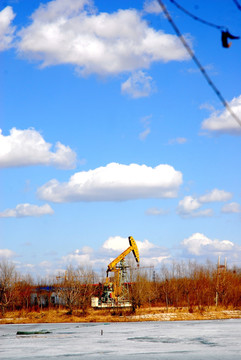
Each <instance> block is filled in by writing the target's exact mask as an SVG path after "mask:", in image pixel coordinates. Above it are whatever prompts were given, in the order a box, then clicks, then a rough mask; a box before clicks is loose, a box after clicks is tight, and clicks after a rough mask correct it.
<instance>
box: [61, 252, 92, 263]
mask: <svg viewBox="0 0 241 360" xmlns="http://www.w3.org/2000/svg"><path fill="white" fill-rule="evenodd" d="M61 260H62V263H64V264H66V265H69V264H72V265H77V266H78V265H92V263H93V262H92V261H91V259H90V254H86V253H85V254H82V253H80V251H79V250H78V249H77V250H75V251H74V252H73V253H71V254H68V255H65V256H62V259H61Z"/></svg>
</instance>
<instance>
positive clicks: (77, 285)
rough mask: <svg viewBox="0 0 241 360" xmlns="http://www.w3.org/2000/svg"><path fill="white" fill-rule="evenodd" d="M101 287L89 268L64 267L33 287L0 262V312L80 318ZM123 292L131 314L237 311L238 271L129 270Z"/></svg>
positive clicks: (180, 266)
mask: <svg viewBox="0 0 241 360" xmlns="http://www.w3.org/2000/svg"><path fill="white" fill-rule="evenodd" d="M103 283H104V279H102V281H99V276H98V275H97V274H96V273H94V272H93V271H92V270H91V269H89V268H84V267H78V268H73V267H72V266H69V267H68V268H67V269H66V272H65V274H64V275H60V276H58V277H54V278H53V279H52V280H48V281H46V280H45V281H43V280H40V281H37V282H36V281H34V280H33V279H32V277H31V276H30V275H27V276H22V275H21V274H19V273H17V271H16V269H15V266H14V264H12V263H10V262H8V261H1V262H0V307H1V314H2V316H4V314H5V312H6V311H7V310H21V309H27V310H29V311H31V310H33V309H34V310H40V309H42V308H53V307H56V306H61V307H65V308H66V309H67V310H68V312H69V313H70V314H71V313H72V312H73V311H74V310H76V309H80V310H81V311H82V313H83V314H85V313H86V312H87V310H88V308H89V307H90V304H91V297H92V296H98V297H100V296H101V294H102V291H103ZM125 287H126V288H127V289H128V296H129V301H131V303H132V310H133V311H135V309H136V308H137V307H144V306H162V307H166V309H167V310H168V308H169V307H176V308H180V307H188V309H189V311H190V312H192V310H193V308H194V307H198V308H199V309H200V311H202V310H203V309H205V308H207V307H209V306H214V305H216V306H224V307H232V308H241V269H240V268H232V269H229V268H228V267H226V265H222V266H220V265H219V266H217V265H214V264H211V263H207V264H206V265H199V264H197V263H195V262H191V261H189V262H187V263H183V262H182V263H173V264H172V265H171V266H162V268H161V269H160V270H158V271H154V270H153V268H152V269H145V268H143V269H142V268H141V267H140V269H134V268H132V267H131V266H130V268H129V273H128V278H127V279H126V284H125Z"/></svg>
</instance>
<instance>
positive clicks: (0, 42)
mask: <svg viewBox="0 0 241 360" xmlns="http://www.w3.org/2000/svg"><path fill="white" fill-rule="evenodd" d="M14 18H15V14H14V12H13V10H12V8H11V6H7V7H5V8H4V9H3V10H2V11H0V51H2V50H6V49H8V48H9V47H10V46H11V43H12V40H13V36H14V31H15V28H14V27H13V26H11V22H12V21H13V19H14Z"/></svg>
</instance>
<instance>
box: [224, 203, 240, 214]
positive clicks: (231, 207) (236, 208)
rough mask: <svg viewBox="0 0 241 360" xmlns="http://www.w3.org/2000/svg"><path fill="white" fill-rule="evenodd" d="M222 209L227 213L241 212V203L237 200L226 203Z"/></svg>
mask: <svg viewBox="0 0 241 360" xmlns="http://www.w3.org/2000/svg"><path fill="white" fill-rule="evenodd" d="M221 211H222V213H226V214H228V213H229V214H232V213H241V205H240V204H238V203H236V202H232V203H229V204H225V205H224V206H223V207H222V209H221Z"/></svg>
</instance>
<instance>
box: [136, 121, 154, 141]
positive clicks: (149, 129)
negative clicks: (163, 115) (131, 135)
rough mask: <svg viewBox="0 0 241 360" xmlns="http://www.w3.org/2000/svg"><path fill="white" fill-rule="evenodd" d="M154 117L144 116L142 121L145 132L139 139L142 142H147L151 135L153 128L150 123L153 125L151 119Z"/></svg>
mask: <svg viewBox="0 0 241 360" xmlns="http://www.w3.org/2000/svg"><path fill="white" fill-rule="evenodd" d="M151 118H152V115H148V116H144V117H143V118H142V119H141V123H142V124H143V126H144V128H145V130H143V131H142V132H141V133H140V134H139V139H140V140H141V141H143V140H145V139H146V138H147V136H148V135H149V134H150V133H151V128H150V126H149V125H150V123H151V120H150V119H151Z"/></svg>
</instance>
